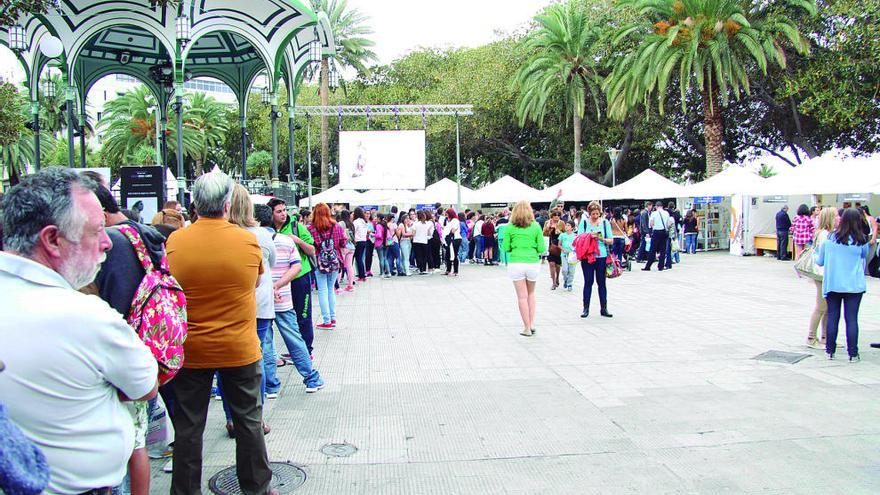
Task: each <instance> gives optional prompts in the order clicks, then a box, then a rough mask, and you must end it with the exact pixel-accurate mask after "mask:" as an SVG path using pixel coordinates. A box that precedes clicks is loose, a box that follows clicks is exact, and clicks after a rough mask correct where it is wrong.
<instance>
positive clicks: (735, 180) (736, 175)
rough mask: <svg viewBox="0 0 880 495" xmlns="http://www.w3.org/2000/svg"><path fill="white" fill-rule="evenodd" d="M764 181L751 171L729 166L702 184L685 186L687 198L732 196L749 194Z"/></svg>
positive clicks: (762, 184)
mask: <svg viewBox="0 0 880 495" xmlns="http://www.w3.org/2000/svg"><path fill="white" fill-rule="evenodd" d="M765 181H766V179H764V178H763V177H761V176H760V175H758V174H756V173H755V172H753V171H752V170H750V169H748V168H745V167H740V166H738V165H730V166H729V167H727V168H726V169H724V171H722V172H721V173H719V174H716V175H713V176H712V177H709V178H708V179H706V180H704V181H703V182H698V183H696V184H691V185H689V186H685V187H684V189H685V192H686V193H687V195H688V196H694V197H698V196H732V195H734V194H743V193H749V192H751V191H754V190H757V189H760V188H762V187H763V186H764V182H765Z"/></svg>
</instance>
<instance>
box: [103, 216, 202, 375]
mask: <svg viewBox="0 0 880 495" xmlns="http://www.w3.org/2000/svg"><path fill="white" fill-rule="evenodd" d="M116 228H117V229H119V231H120V232H122V233H123V234H124V235H125V237H126V238H128V241H129V242H131V246H132V248H134V252H135V253H137V257H138V260H139V261H140V262H141V266H143V268H144V272H145V273H144V278H143V280H141V283H140V285H139V286H138V289H137V292H135V295H134V300H132V302H131V310H130V311H129V313H128V317H127V318H126V320H127V321H128V324H129V325H131V328H133V329H134V331H135V332H137V334H138V336H139V337H140V338H141V340H143V342H144V344H146V346H147V347H148V348H149V349H150V351H151V352H152V353H153V357H155V358H156V362H157V363H158V364H159V384H160V385H164V384H165V383H168V382H169V381H171V379H172V378H174V376H175V375H176V374H177V372H178V371H180V368H181V367H182V366H183V342H184V341H185V340H186V297H185V296H184V294H183V289H182V288H181V287H180V284H179V283H177V280H175V278H174V277H173V276H172V275H171V273H170V272H169V271H168V258H167V257H166V256H165V255H162V261H161V265H160V266H159V268H158V269H156V268H155V267H154V266H153V261H152V260H151V259H150V255H149V254H148V253H147V248H146V247H145V246H144V243H143V240H141V236H140V233H138V231H137V229H135V228H134V227H132V226H130V225H118V226H116Z"/></svg>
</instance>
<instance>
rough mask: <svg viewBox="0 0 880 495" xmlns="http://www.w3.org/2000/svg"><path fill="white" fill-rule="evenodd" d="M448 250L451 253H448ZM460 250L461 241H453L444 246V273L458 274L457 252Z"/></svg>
mask: <svg viewBox="0 0 880 495" xmlns="http://www.w3.org/2000/svg"><path fill="white" fill-rule="evenodd" d="M450 249H451V250H452V251H450ZM459 249H461V239H453V240H452V242H450V243H448V244H446V272H447V273H449V272H453V273H458V250H459Z"/></svg>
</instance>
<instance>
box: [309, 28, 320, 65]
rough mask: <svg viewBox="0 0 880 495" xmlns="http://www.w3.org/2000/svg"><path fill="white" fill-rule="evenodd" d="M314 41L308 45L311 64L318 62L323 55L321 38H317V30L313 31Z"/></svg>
mask: <svg viewBox="0 0 880 495" xmlns="http://www.w3.org/2000/svg"><path fill="white" fill-rule="evenodd" d="M314 33H315V39H313V40H312V41H311V42H310V43H309V60H311V61H312V62H320V61H321V58H322V56H323V54H322V53H321V52H322V50H321V38H320V37H318V29H317V28H316V29H315V30H314Z"/></svg>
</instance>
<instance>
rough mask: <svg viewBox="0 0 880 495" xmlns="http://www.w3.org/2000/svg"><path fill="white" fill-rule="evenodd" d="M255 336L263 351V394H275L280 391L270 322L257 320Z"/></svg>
mask: <svg viewBox="0 0 880 495" xmlns="http://www.w3.org/2000/svg"><path fill="white" fill-rule="evenodd" d="M257 335H259V336H260V348H261V349H262V351H263V387H264V392H265V393H270V394H277V393H278V390H280V389H281V380H279V379H278V375H277V373H278V365H277V364H276V363H275V357H276V356H275V334H274V333H273V332H272V320H264V319H262V318H257Z"/></svg>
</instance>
